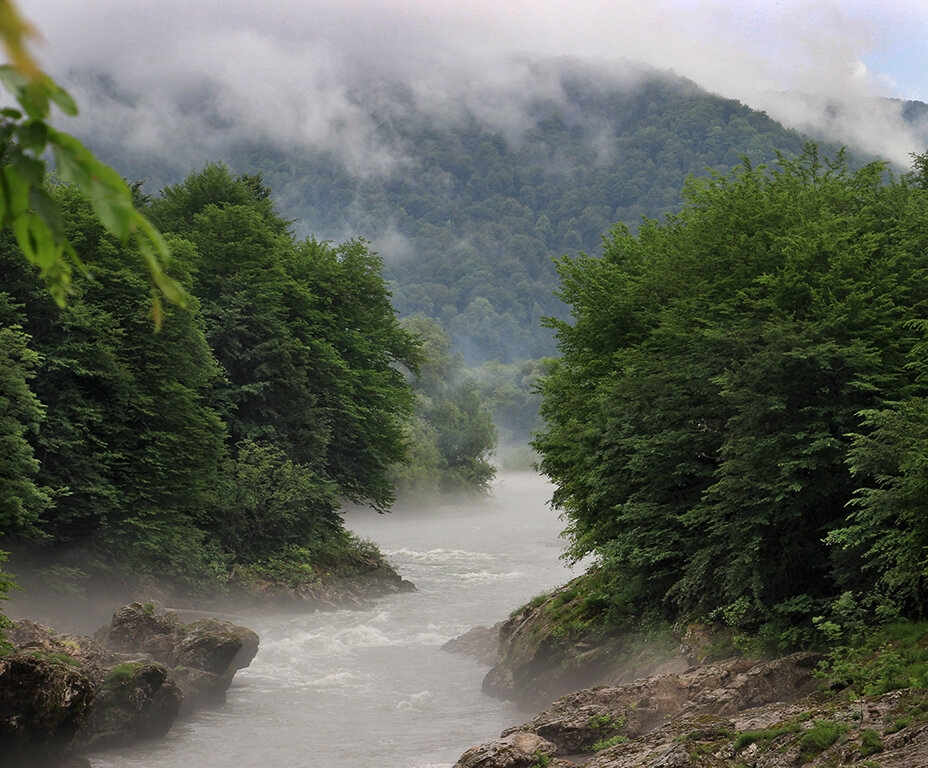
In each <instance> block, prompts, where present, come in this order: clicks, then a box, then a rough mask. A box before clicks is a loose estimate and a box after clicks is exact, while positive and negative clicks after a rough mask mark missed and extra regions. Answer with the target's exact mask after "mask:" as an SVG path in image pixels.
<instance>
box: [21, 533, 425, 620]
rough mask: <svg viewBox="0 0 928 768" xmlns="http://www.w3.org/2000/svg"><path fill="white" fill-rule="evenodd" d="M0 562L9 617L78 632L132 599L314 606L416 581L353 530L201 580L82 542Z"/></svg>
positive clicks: (221, 606)
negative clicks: (132, 566)
mask: <svg viewBox="0 0 928 768" xmlns="http://www.w3.org/2000/svg"><path fill="white" fill-rule="evenodd" d="M4 569H5V570H6V571H9V572H10V573H12V574H13V575H14V579H15V580H16V582H17V583H18V585H19V586H20V589H19V590H17V591H14V592H11V593H10V594H9V595H8V597H9V600H8V602H6V603H5V605H4V612H5V613H6V615H7V616H8V617H9V618H11V619H13V620H16V619H24V618H28V619H30V620H35V621H38V622H40V623H43V624H48V625H51V626H55V627H58V628H60V629H62V630H63V631H68V632H79V633H87V632H92V631H94V630H95V629H96V628H97V627H99V626H100V625H101V624H103V623H105V622H106V621H108V620H109V617H110V616H111V615H112V614H113V612H114V611H115V610H116V609H117V608H119V606H122V605H125V604H127V603H131V602H139V603H152V604H154V605H157V606H161V607H169V608H171V609H174V610H181V611H199V612H204V613H207V612H217V613H229V612H235V611H239V610H243V609H248V610H268V611H298V612H300V611H306V612H312V611H317V610H337V609H339V608H351V607H354V608H357V607H360V606H363V605H365V604H366V603H367V601H369V600H372V599H376V598H378V597H382V596H384V595H389V594H394V593H396V592H403V591H411V590H414V589H415V586H414V585H413V584H412V583H411V582H409V581H407V580H405V579H403V578H402V576H400V574H399V573H398V572H397V571H396V569H395V568H393V566H392V565H391V564H390V563H389V562H388V561H387V559H386V558H384V556H383V554H382V553H381V552H380V550H379V549H378V548H377V547H376V546H374V545H373V544H371V543H370V542H368V541H364V540H361V539H358V538H357V537H354V536H352V537H350V538H349V539H347V540H346V543H345V544H342V545H340V546H338V547H337V548H336V547H332V548H330V549H327V550H325V551H319V552H309V551H307V550H299V549H296V550H290V551H288V552H286V553H281V555H280V556H278V557H275V558H272V559H270V558H269V559H267V560H264V561H259V562H256V563H251V564H248V565H237V566H233V567H231V568H230V569H228V570H227V571H225V572H220V573H217V574H214V576H213V578H211V579H209V580H199V581H179V580H178V579H176V578H169V577H166V576H153V575H150V574H139V573H134V572H131V571H129V570H127V569H125V568H123V567H120V566H119V565H112V564H108V563H106V562H104V561H103V560H101V559H100V558H99V557H98V556H96V555H95V554H94V553H93V552H91V551H86V550H84V551H78V550H73V551H58V552H55V551H53V552H45V551H42V550H34V549H32V550H31V549H27V548H22V547H21V548H18V549H14V551H13V553H12V555H11V557H10V560H9V562H8V563H6V564H5V566H4Z"/></svg>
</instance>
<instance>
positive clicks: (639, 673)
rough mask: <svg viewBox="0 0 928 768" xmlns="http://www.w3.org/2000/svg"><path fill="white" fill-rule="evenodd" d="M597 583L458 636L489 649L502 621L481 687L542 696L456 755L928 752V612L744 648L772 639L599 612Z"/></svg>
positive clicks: (732, 756) (789, 757) (608, 761)
mask: <svg viewBox="0 0 928 768" xmlns="http://www.w3.org/2000/svg"><path fill="white" fill-rule="evenodd" d="M596 583H597V582H596V576H595V574H589V573H588V574H585V575H584V576H581V577H579V578H578V579H575V580H574V581H572V582H570V583H568V584H566V585H564V586H562V587H560V588H558V589H555V590H553V591H552V592H550V593H547V594H544V595H540V596H538V597H536V598H534V599H533V600H531V601H529V602H528V603H527V604H525V605H524V606H522V608H520V609H518V610H516V611H514V612H513V614H512V615H511V616H510V618H509V619H508V620H507V621H505V622H503V623H502V624H501V625H499V626H498V627H496V628H495V631H494V630H489V629H483V630H482V631H478V630H474V631H472V632H471V633H468V634H467V635H465V636H463V637H462V638H460V639H459V640H458V641H456V642H454V643H452V644H449V648H450V649H460V650H463V651H465V652H467V651H469V650H479V651H481V652H482V650H483V648H484V647H485V644H486V642H487V641H488V640H489V638H488V637H487V635H488V634H493V635H495V637H496V639H497V654H496V658H495V660H494V662H493V666H492V668H491V669H490V671H489V672H488V673H487V675H486V677H485V679H484V683H483V689H484V691H485V692H488V693H491V694H493V695H497V696H501V697H503V698H507V699H511V700H514V701H517V702H519V703H520V704H521V705H522V706H523V707H525V708H528V709H531V710H533V711H537V710H539V709H540V710H542V711H541V712H540V713H539V714H537V715H536V716H534V717H533V718H531V719H530V720H528V721H527V722H525V723H523V724H522V725H517V726H514V727H509V728H507V729H505V730H504V731H502V733H501V735H500V737H499V738H498V739H494V740H491V741H488V742H485V743H483V744H481V745H479V746H476V747H472V748H470V749H468V750H467V751H466V752H465V753H464V754H463V755H462V756H461V757H460V758H459V760H458V762H457V763H456V764H455V768H542V767H543V766H551V768H577V766H585V767H586V768H632V766H634V767H636V768H641V767H642V766H648V767H651V768H657V767H658V766H659V767H660V768H722V767H723V766H731V767H732V768H735V767H737V768H792V767H794V766H799V765H808V766H810V768H816V767H821V768H835V767H836V766H849V765H861V766H865V767H866V768H877V766H879V767H880V768H921V766H925V765H928V690H926V689H928V623H916V622H902V623H899V624H890V625H885V626H883V627H873V628H871V629H869V630H868V631H867V633H866V635H865V637H864V638H858V639H857V640H856V641H855V642H853V643H851V644H848V645H841V646H836V647H832V649H831V650H830V651H829V652H828V653H825V652H821V653H814V652H797V653H793V654H790V655H786V656H783V655H780V656H774V657H770V656H767V657H763V656H761V657H760V658H758V657H757V656H755V657H753V658H745V657H744V655H743V654H744V652H745V651H746V650H753V651H754V652H755V653H758V652H760V651H761V649H762V648H763V646H762V644H761V643H760V642H759V641H758V638H753V642H752V638H750V637H748V636H746V635H744V634H739V633H736V632H735V631H733V630H732V629H731V628H725V627H718V626H709V625H701V624H689V625H687V624H684V623H679V624H677V625H675V626H674V627H672V628H671V627H661V628H658V627H654V626H652V627H650V628H648V627H645V626H642V625H640V624H639V625H638V626H635V625H634V624H633V623H632V622H626V623H625V625H624V626H623V625H618V624H612V625H606V624H604V623H603V622H602V621H600V623H596V622H595V621H594V620H593V617H592V616H591V615H590V614H589V613H588V612H584V606H585V607H586V609H589V608H590V594H591V592H590V586H591V584H593V585H595V584H596ZM767 650H769V649H767ZM568 691H569V692H568ZM562 694H563V695H562ZM558 696H559V697H560V698H557V697H558ZM555 698H557V700H556V701H554V703H553V704H551V703H550V702H551V700H552V699H555Z"/></svg>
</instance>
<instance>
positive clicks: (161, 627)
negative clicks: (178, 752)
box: [94, 603, 258, 711]
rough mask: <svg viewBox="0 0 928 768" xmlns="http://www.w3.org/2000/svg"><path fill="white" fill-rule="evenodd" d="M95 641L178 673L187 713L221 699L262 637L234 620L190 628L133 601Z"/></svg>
mask: <svg viewBox="0 0 928 768" xmlns="http://www.w3.org/2000/svg"><path fill="white" fill-rule="evenodd" d="M94 639H95V640H96V641H97V642H98V643H100V644H101V645H103V646H105V647H106V648H108V649H110V650H113V651H118V652H122V653H144V654H148V655H149V656H151V658H152V659H153V660H154V661H156V662H159V663H161V664H164V665H165V666H166V667H169V668H170V669H171V670H172V671H173V679H174V680H175V681H176V682H177V683H178V685H180V688H181V690H182V691H183V694H184V710H185V711H189V710H192V709H196V708H197V707H199V706H202V705H203V704H207V703H212V702H216V701H221V700H222V697H223V696H224V695H225V692H226V690H228V688H229V685H231V683H232V677H233V676H234V675H235V673H236V672H237V671H238V670H239V669H243V668H244V667H247V666H248V665H249V664H250V663H251V660H252V659H253V658H254V657H255V654H256V653H257V652H258V636H257V635H256V634H255V633H254V632H252V631H251V630H250V629H246V628H245V627H239V626H236V625H234V624H232V623H231V622H228V621H219V620H217V619H201V620H200V621H196V622H193V623H192V624H184V623H183V622H182V621H181V620H180V618H179V617H178V616H177V614H174V613H164V614H159V613H156V612H155V610H154V607H153V606H152V605H151V604H148V605H141V604H139V603H132V604H130V605H126V606H123V607H122V608H120V609H119V610H118V611H116V613H114V614H113V620H112V621H111V622H110V624H109V625H108V626H106V627H103V628H102V629H100V630H98V631H97V633H96V634H95V635H94Z"/></svg>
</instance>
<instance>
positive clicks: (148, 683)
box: [81, 661, 184, 748]
mask: <svg viewBox="0 0 928 768" xmlns="http://www.w3.org/2000/svg"><path fill="white" fill-rule="evenodd" d="M183 703H184V695H183V693H182V692H181V689H180V686H179V685H178V684H177V682H176V681H175V680H174V678H173V676H172V675H171V672H170V670H168V669H167V667H165V666H164V665H163V664H159V663H157V662H153V661H135V662H124V663H122V664H119V665H117V666H115V667H113V668H112V669H111V670H110V671H109V674H108V675H107V677H106V678H105V679H104V680H103V685H102V686H101V687H100V688H99V690H98V692H97V697H96V701H95V702H94V706H93V708H92V710H91V716H90V718H89V719H88V722H87V723H86V726H85V728H84V729H83V733H82V736H83V738H82V745H81V746H82V747H83V748H94V747H111V746H118V745H123V744H131V743H132V742H134V741H137V740H139V739H152V738H157V737H159V736H164V734H166V733H167V732H168V731H169V730H170V728H171V726H172V725H173V724H174V721H175V720H176V719H177V716H178V714H180V710H181V706H182V705H183Z"/></svg>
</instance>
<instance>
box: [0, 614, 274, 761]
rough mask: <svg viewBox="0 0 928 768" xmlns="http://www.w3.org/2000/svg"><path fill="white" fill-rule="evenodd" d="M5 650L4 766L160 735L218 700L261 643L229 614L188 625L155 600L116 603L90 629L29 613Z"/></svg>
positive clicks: (0, 706) (0, 752)
mask: <svg viewBox="0 0 928 768" xmlns="http://www.w3.org/2000/svg"><path fill="white" fill-rule="evenodd" d="M7 637H8V639H9V641H10V642H11V643H12V645H13V646H14V651H13V652H12V653H10V654H8V655H6V656H3V657H0V745H2V749H0V766H3V768H7V766H9V767H10V768H13V766H17V767H19V766H59V765H69V766H70V765H73V766H79V765H83V764H86V762H85V761H82V760H81V759H80V757H79V756H80V755H82V754H84V753H86V752H88V751H91V750H99V749H104V748H107V747H113V746H120V745H125V744H129V743H132V742H134V741H137V740H140V739H149V738H156V737H158V736H163V735H164V734H165V733H167V732H168V730H170V728H171V726H172V725H173V724H174V722H175V720H176V719H177V718H178V717H182V716H184V715H186V714H189V713H190V712H192V711H193V710H195V709H197V708H199V707H203V706H207V705H211V704H216V703H218V702H221V701H222V700H223V699H224V697H225V693H226V690H227V689H228V688H229V685H230V684H231V682H232V678H233V676H234V675H235V673H236V672H237V671H238V670H239V669H243V668H244V667H247V666H248V665H249V664H250V663H251V661H252V659H253V658H254V656H255V654H256V653H257V651H258V642H259V640H258V636H257V635H256V634H255V633H254V632H252V631H251V630H249V629H246V628H245V627H239V626H236V625H234V624H232V623H231V622H228V621H220V620H217V619H201V620H199V621H195V622H192V623H190V624H185V623H184V622H182V621H181V620H180V618H179V617H178V616H177V615H176V614H174V613H171V612H167V613H158V612H156V611H155V609H154V606H153V605H151V604H146V605H143V604H141V603H133V604H130V605H127V606H124V607H122V608H120V609H119V610H118V611H116V613H115V614H114V615H113V618H112V621H111V622H110V623H109V624H108V625H107V626H105V627H103V628H101V629H100V630H99V631H98V632H97V633H96V634H95V635H94V637H93V638H90V637H86V636H82V635H68V634H60V633H58V632H55V631H54V630H52V629H49V628H48V627H45V626H43V625H41V624H37V623H35V622H33V621H29V620H25V619H24V620H21V621H18V622H16V623H15V625H14V627H13V629H12V630H9V631H8V632H7Z"/></svg>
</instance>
